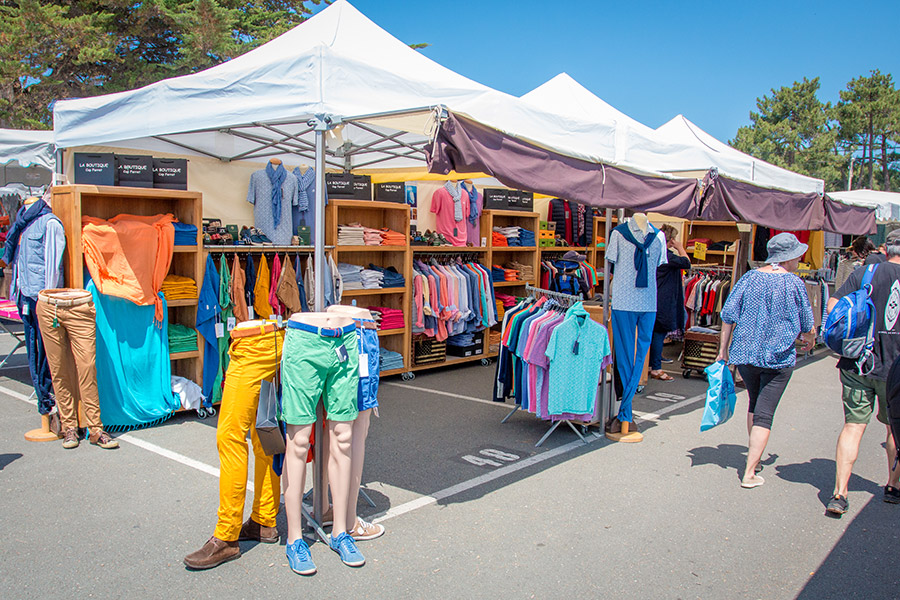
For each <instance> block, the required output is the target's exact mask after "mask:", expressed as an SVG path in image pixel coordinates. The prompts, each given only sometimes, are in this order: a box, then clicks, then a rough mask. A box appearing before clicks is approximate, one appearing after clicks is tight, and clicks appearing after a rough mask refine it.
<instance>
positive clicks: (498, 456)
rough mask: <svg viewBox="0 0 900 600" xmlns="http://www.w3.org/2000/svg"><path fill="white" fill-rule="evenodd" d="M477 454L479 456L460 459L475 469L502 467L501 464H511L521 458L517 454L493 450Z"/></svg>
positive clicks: (464, 456)
mask: <svg viewBox="0 0 900 600" xmlns="http://www.w3.org/2000/svg"><path fill="white" fill-rule="evenodd" d="M478 454H480V455H481V456H473V455H471V454H466V455H463V456H462V459H463V460H464V461H466V462H467V463H470V464H473V465H475V466H476V467H502V466H503V463H511V462H514V461H517V460H519V459H520V458H522V457H521V456H519V455H518V454H513V453H511V452H503V451H502V450H495V449H493V448H485V449H484V450H479V451H478Z"/></svg>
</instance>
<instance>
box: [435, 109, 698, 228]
mask: <svg viewBox="0 0 900 600" xmlns="http://www.w3.org/2000/svg"><path fill="white" fill-rule="evenodd" d="M426 152H427V155H428V170H429V171H431V172H436V173H449V172H450V171H457V172H461V173H465V172H483V173H487V174H488V175H491V176H493V177H496V178H497V180H499V181H500V182H501V183H503V184H504V185H506V186H508V187H512V188H518V189H524V190H530V191H533V192H536V193H540V194H547V195H551V196H559V197H561V198H566V199H569V200H574V201H576V202H581V203H584V204H587V205H589V206H596V207H601V208H627V209H630V210H635V211H644V212H646V211H655V212H661V213H665V214H667V215H672V216H675V217H681V218H685V219H689V218H693V216H694V213H695V210H694V190H695V189H696V186H697V182H696V180H695V179H676V178H667V177H653V176H649V175H640V174H637V173H632V172H629V171H625V170H623V169H619V168H617V167H612V166H608V165H603V164H599V163H592V162H588V161H585V160H580V159H577V158H573V157H571V156H568V155H564V154H560V153H557V152H553V151H551V150H548V149H546V148H543V147H540V146H537V145H535V144H532V143H529V142H526V141H523V140H520V139H517V138H515V137H513V136H511V135H508V134H505V133H502V132H500V131H497V130H495V129H492V128H490V127H488V126H486V125H483V124H481V123H477V122H475V121H472V120H469V119H466V118H464V117H461V116H459V115H456V114H453V113H452V112H451V113H449V114H448V115H447V118H446V119H445V120H444V121H443V122H442V123H441V124H440V128H439V129H438V131H437V134H436V136H435V139H434V141H433V142H432V143H431V144H430V145H428V146H427V147H426Z"/></svg>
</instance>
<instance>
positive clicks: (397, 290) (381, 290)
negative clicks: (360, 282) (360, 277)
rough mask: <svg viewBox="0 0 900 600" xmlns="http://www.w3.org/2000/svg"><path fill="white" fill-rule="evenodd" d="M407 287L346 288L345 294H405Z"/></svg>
mask: <svg viewBox="0 0 900 600" xmlns="http://www.w3.org/2000/svg"><path fill="white" fill-rule="evenodd" d="M405 293H406V288H405V287H402V288H378V289H377V290H344V291H343V292H341V294H342V295H343V296H382V295H388V294H391V295H393V294H405Z"/></svg>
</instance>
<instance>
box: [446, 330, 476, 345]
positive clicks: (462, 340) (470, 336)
mask: <svg viewBox="0 0 900 600" xmlns="http://www.w3.org/2000/svg"><path fill="white" fill-rule="evenodd" d="M447 345H448V346H457V347H466V346H474V345H475V334H474V333H460V334H457V335H451V336H450V337H448V338H447Z"/></svg>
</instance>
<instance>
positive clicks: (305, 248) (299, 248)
mask: <svg viewBox="0 0 900 600" xmlns="http://www.w3.org/2000/svg"><path fill="white" fill-rule="evenodd" d="M176 248H177V246H176ZM203 249H204V250H205V251H207V252H309V253H312V252H315V251H316V247H315V246H229V245H225V246H212V245H210V246H203ZM332 249H334V246H325V250H332Z"/></svg>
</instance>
